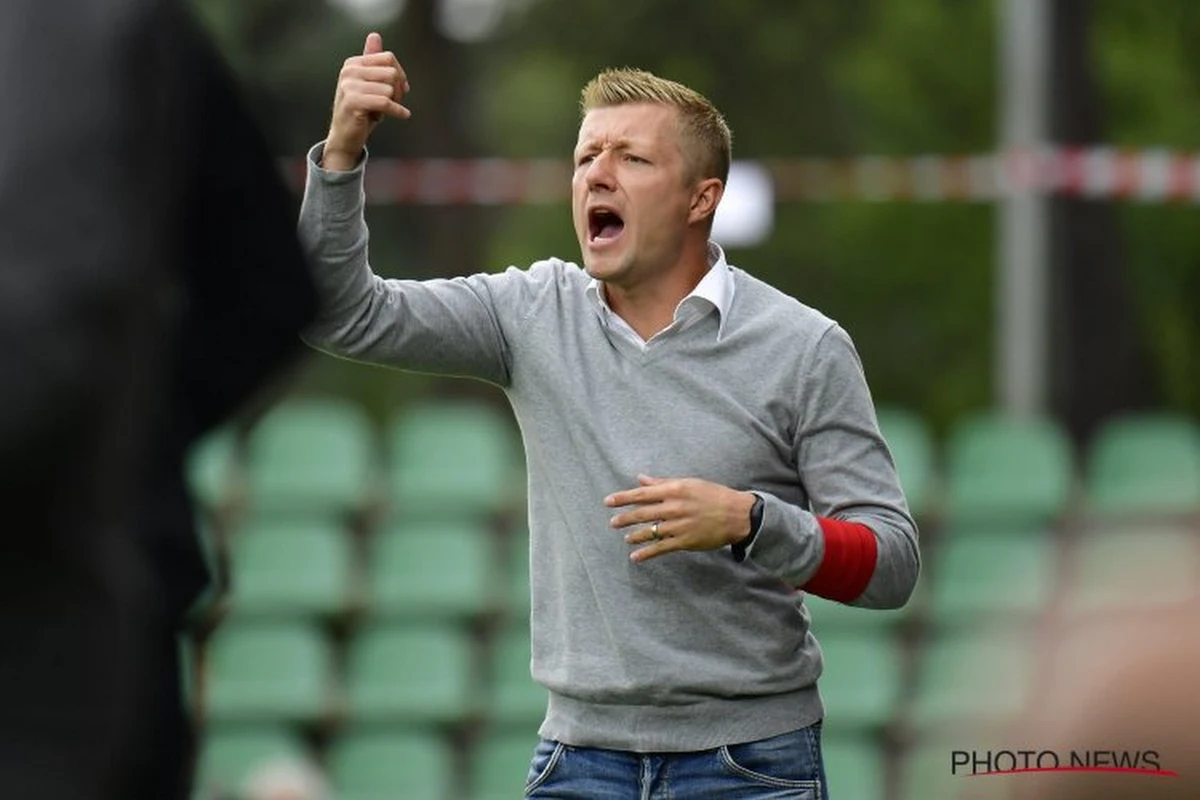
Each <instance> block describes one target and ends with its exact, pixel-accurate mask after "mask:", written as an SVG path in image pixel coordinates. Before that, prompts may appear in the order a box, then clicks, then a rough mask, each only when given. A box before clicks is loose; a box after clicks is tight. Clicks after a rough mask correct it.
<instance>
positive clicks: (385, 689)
mask: <svg viewBox="0 0 1200 800" xmlns="http://www.w3.org/2000/svg"><path fill="white" fill-rule="evenodd" d="M475 686H476V684H475V671H474V654H473V652H472V649H471V642H470V640H469V639H468V637H467V635H466V634H465V633H463V632H462V631H461V630H459V629H458V628H457V627H456V626H444V627H439V626H434V625H423V624H415V623H414V624H411V625H375V626H372V627H369V628H367V629H366V630H364V631H362V632H360V633H359V634H358V635H357V636H356V637H355V639H354V640H353V641H352V642H351V643H350V647H349V651H348V653H347V691H348V695H349V705H350V714H351V716H352V717H353V718H354V719H355V720H358V721H360V722H364V723H374V722H407V723H427V722H428V723H456V722H461V721H463V720H464V719H466V718H467V717H469V716H470V715H472V714H473V713H475V712H476V711H477V702H476V701H477V697H476V691H475Z"/></svg>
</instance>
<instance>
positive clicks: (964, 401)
mask: <svg viewBox="0 0 1200 800" xmlns="http://www.w3.org/2000/svg"><path fill="white" fill-rule="evenodd" d="M194 2H195V3H196V5H197V6H198V8H199V9H200V12H201V14H202V16H203V17H204V19H205V20H206V21H207V23H208V24H209V26H210V27H211V29H212V30H213V32H214V34H215V36H216V37H217V39H218V41H219V43H220V45H221V47H222V48H223V49H224V51H225V53H226V54H227V56H228V58H229V60H230V61H231V63H232V64H233V65H234V67H235V69H236V70H237V71H238V73H239V74H240V76H241V77H242V79H243V80H244V82H245V85H246V88H247V91H248V92H249V94H250V96H251V97H252V98H253V102H254V104H255V108H256V112H257V113H258V114H259V115H260V118H261V119H262V122H263V124H264V126H265V127H266V129H267V130H268V131H269V133H270V136H271V137H272V139H273V141H274V142H275V143H276V146H277V147H278V150H279V152H280V154H281V155H286V156H288V157H297V158H298V157H300V156H301V155H302V154H303V153H304V152H305V151H306V149H307V148H308V147H309V146H311V144H312V143H314V142H316V141H318V140H319V139H320V138H321V137H322V135H323V132H324V131H325V129H326V126H327V124H328V115H329V108H330V104H331V101H332V97H333V89H334V86H335V83H336V78H337V74H338V70H339V69H340V67H341V64H342V61H343V60H344V59H345V58H346V57H347V56H350V55H353V54H355V53H358V52H361V47H362V41H363V38H364V36H365V33H366V32H367V31H368V30H371V29H377V30H380V31H381V32H382V33H383V36H384V43H385V46H386V47H388V48H389V49H395V50H396V51H397V53H398V54H399V56H400V58H401V61H402V62H403V63H404V65H405V67H406V68H407V70H408V72H409V75H410V79H411V83H412V94H411V96H410V98H409V99H408V101H406V102H407V104H408V105H409V106H410V107H411V108H412V110H413V112H414V116H413V119H412V120H410V121H409V122H407V123H404V124H396V123H392V122H389V123H388V124H385V125H384V126H381V128H380V129H379V130H378V131H377V133H376V136H375V137H374V139H373V141H372V154H373V155H374V156H395V157H423V156H451V157H454V156H467V157H469V156H484V155H486V156H510V157H558V158H564V159H565V158H568V157H569V153H570V150H571V147H572V146H573V144H574V138H575V131H576V127H577V124H578V109H577V98H578V92H579V89H580V87H581V86H582V84H583V83H584V82H586V80H587V79H588V78H590V77H591V76H592V75H594V74H595V73H596V72H597V71H598V70H600V69H602V68H603V67H606V66H619V65H630V66H639V67H643V68H646V69H650V70H653V71H655V72H658V73H660V74H662V75H665V76H667V77H671V78H674V79H677V80H680V81H682V82H685V83H688V84H689V85H691V86H693V87H694V88H696V89H698V90H700V91H701V92H704V93H705V94H707V95H708V96H709V97H710V98H711V99H712V100H713V101H714V102H715V103H716V104H717V105H718V107H720V108H721V109H722V110H723V111H724V112H725V114H726V116H727V118H728V120H729V122H730V124H731V126H732V128H733V130H734V136H735V147H734V150H735V157H736V158H741V159H757V158H768V157H799V156H849V155H860V154H885V155H920V154H926V153H976V152H989V151H991V150H992V149H993V148H994V147H995V142H996V134H997V128H998V120H997V111H998V107H999V99H998V91H997V62H998V59H997V52H996V51H997V48H996V42H997V35H998V33H997V9H996V5H995V3H994V2H991V1H990V0H905V1H904V2H895V0H855V1H854V2H829V1H828V0H786V1H785V0H707V2H704V3H696V2H685V0H643V2H639V3H629V4H614V3H611V2H609V0H406V1H405V2H400V3H397V2H395V0H337V2H336V4H335V2H334V0H194ZM1074 6H1075V7H1077V8H1078V10H1079V14H1077V15H1076V18H1075V19H1074V22H1073V23H1072V24H1076V25H1082V26H1086V30H1085V31H1084V34H1085V35H1086V42H1087V64H1086V66H1087V69H1088V70H1089V71H1090V78H1091V79H1092V80H1093V81H1094V82H1095V85H1096V87H1097V90H1098V102H1099V108H1100V120H1101V126H1100V127H1101V130H1100V131H1099V132H1098V134H1097V139H1096V141H1109V142H1112V143H1114V144H1117V145H1128V146H1137V147H1145V146H1162V147H1166V148H1171V149H1191V148H1194V147H1195V146H1196V144H1197V142H1196V140H1197V137H1198V136H1200V97H1198V91H1197V89H1198V85H1197V77H1196V76H1197V74H1198V70H1197V67H1200V3H1196V2H1195V0H1155V2H1153V3H1147V2H1145V1H1144V0H1094V1H1093V2H1087V1H1086V0H1080V2H1075V3H1074ZM1071 143H1072V144H1090V143H1091V142H1071ZM1070 202H1084V201H1070ZM1113 213H1114V215H1115V216H1114V218H1115V220H1116V232H1115V236H1116V237H1117V239H1118V241H1119V242H1120V245H1121V247H1120V257H1119V261H1118V262H1117V267H1118V268H1119V269H1120V270H1121V271H1122V275H1121V278H1122V281H1123V283H1124V285H1126V286H1128V287H1129V291H1128V292H1127V293H1125V294H1124V295H1123V296H1122V297H1120V298H1119V302H1122V303H1126V304H1128V309H1127V310H1128V311H1129V313H1131V314H1132V315H1133V320H1134V321H1135V324H1134V326H1133V331H1134V334H1133V335H1136V337H1138V342H1137V344H1138V345H1139V347H1140V351H1141V352H1144V353H1145V354H1146V359H1147V362H1148V376H1149V378H1148V381H1145V383H1146V384H1147V385H1143V386H1139V387H1138V389H1139V391H1140V393H1141V396H1143V397H1145V398H1147V399H1148V401H1149V402H1152V403H1153V404H1154V405H1156V406H1160V407H1166V408H1170V409H1175V410H1180V411H1187V412H1189V413H1191V414H1193V415H1195V414H1200V364H1197V363H1196V361H1197V347H1196V345H1197V342H1200V314H1197V313H1196V312H1197V304H1198V302H1200V226H1197V225H1196V224H1195V223H1194V220H1195V213H1196V212H1195V210H1194V209H1193V208H1192V207H1189V206H1174V207H1172V206H1164V205H1156V206H1139V205H1137V204H1134V203H1129V204H1121V205H1118V206H1116V207H1115V208H1114V209H1113ZM569 214H570V212H569V209H568V207H567V206H566V205H565V204H561V205H543V206H527V207H509V208H482V207H471V208H439V209H430V208H417V207H379V206H377V207H372V208H370V209H369V211H368V222H369V223H370V225H371V231H372V256H373V261H374V265H375V268H376V270H377V271H378V272H380V273H381V274H384V275H388V276H405V277H428V276H435V275H452V274H462V273H466V272H471V271H477V270H488V271H495V270H499V269H502V268H503V267H504V266H506V265H508V264H518V265H526V264H528V263H530V262H531V261H533V260H535V259H537V258H541V257H545V256H547V255H558V256H561V257H564V258H567V259H569V260H577V258H578V248H577V245H576V243H575V241H574V237H573V233H572V230H571V226H570V218H569ZM1111 233H1112V232H1111V231H1110V234H1111ZM995 245H996V243H995V220H994V213H993V208H992V207H991V205H990V204H986V203H868V202H846V203H836V204H800V203H791V204H781V205H780V206H779V207H778V208H777V210H776V221H775V228H774V233H773V235H772V236H771V238H770V239H769V240H768V241H767V242H765V243H764V244H762V245H759V246H755V247H753V248H751V249H745V250H732V251H730V252H729V258H730V261H731V262H732V263H734V264H737V265H738V266H740V267H742V268H744V269H746V270H748V271H749V272H751V273H754V274H756V275H758V276H760V277H762V278H764V279H766V280H767V281H769V282H771V283H773V284H775V285H776V286H778V287H780V288H781V289H783V290H784V291H786V292H788V293H790V294H793V295H795V296H796V297H798V298H800V299H801V300H803V301H804V302H806V303H808V304H810V305H813V306H816V307H817V308H820V309H821V310H823V311H824V312H826V313H827V314H829V315H830V316H832V317H834V318H836V319H838V320H839V321H840V322H841V323H842V324H843V325H844V326H845V327H846V328H847V329H848V330H849V331H850V333H851V334H852V336H853V337H854V339H855V341H856V343H857V344H858V347H859V350H860V353H861V355H862V357H863V361H864V364H865V367H866V369H867V373H868V377H869V379H870V382H871V386H872V389H873V391H874V393H875V396H876V400H877V401H878V402H880V403H888V404H895V405H902V406H906V407H909V408H912V409H913V410H915V411H918V412H919V413H921V415H922V416H923V417H925V418H926V419H927V420H929V421H930V422H931V423H932V424H933V425H934V426H935V427H936V428H939V429H944V428H945V427H946V426H947V425H948V424H949V423H950V422H951V421H952V420H954V419H955V418H956V417H958V416H960V415H961V414H963V413H965V412H968V411H971V410H975V409H979V408H982V407H987V406H989V405H991V403H992V401H993V398H994V396H995V390H994V387H993V385H992V373H993V368H992V364H993V352H994V349H995V345H994V331H993V324H994V322H993V317H994V315H993V294H994V292H993V287H994V284H995V277H994V276H995V263H996V256H995ZM1071 300H1072V292H1071V291H1070V287H1069V286H1068V291H1065V292H1061V293H1059V294H1058V295H1057V296H1056V297H1055V299H1054V303H1055V304H1056V306H1055V309H1054V313H1056V314H1058V313H1061V312H1064V311H1065V310H1066V307H1065V306H1064V305H1063V304H1070V303H1071ZM1068 366H1069V365H1068ZM1056 368H1057V369H1062V368H1064V365H1063V364H1058V365H1057V366H1056ZM301 385H302V386H303V387H304V388H306V389H311V390H314V391H331V392H336V393H338V394H348V395H350V396H352V397H355V398H357V399H359V400H361V401H362V402H363V403H365V404H366V405H367V406H368V407H369V408H372V409H375V410H377V411H379V412H380V413H382V412H383V411H385V410H387V409H388V408H390V407H392V406H393V405H394V404H396V403H401V402H405V401H406V399H408V398H411V397H413V396H415V395H418V394H423V393H426V392H430V391H443V390H451V389H449V388H448V387H445V386H444V385H443V384H442V382H439V381H436V380H433V379H429V378H424V377H420V376H407V375H402V374H400V373H397V372H395V371H389V370H384V369H362V368H360V367H356V366H352V365H348V364H346V363H344V362H338V361H335V360H333V359H329V358H323V357H316V358H314V359H313V360H312V363H311V364H310V365H309V367H308V368H307V370H306V372H305V374H304V376H303V377H302V379H301ZM453 391H458V392H462V391H469V392H474V391H478V392H483V393H487V392H489V391H491V390H490V389H489V388H487V387H483V388H480V387H474V388H471V387H462V386H459V387H458V388H457V389H453Z"/></svg>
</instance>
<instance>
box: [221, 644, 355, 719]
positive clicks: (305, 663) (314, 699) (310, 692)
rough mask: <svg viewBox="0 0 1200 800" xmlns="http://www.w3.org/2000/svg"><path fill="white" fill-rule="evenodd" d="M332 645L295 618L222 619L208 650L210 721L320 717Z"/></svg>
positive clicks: (325, 707)
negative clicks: (268, 620) (221, 623)
mask: <svg viewBox="0 0 1200 800" xmlns="http://www.w3.org/2000/svg"><path fill="white" fill-rule="evenodd" d="M333 684H334V678H333V668H332V656H331V653H330V648H329V646H328V644H327V642H326V641H325V639H324V638H323V637H322V635H321V633H320V631H319V630H317V629H316V628H314V627H311V626H309V625H306V624H304V623H302V622H299V621H284V622H271V623H267V622H248V621H241V620H234V621H230V622H226V623H225V624H224V625H223V626H222V627H221V628H220V629H219V630H218V631H217V633H216V635H215V636H214V637H213V639H212V641H211V643H210V645H209V648H208V669H207V687H208V691H207V710H208V717H209V718H210V719H212V720H214V721H217V722H221V721H281V722H282V721H287V722H314V721H320V720H321V719H322V718H323V717H324V715H325V714H326V713H328V711H329V709H330V702H331V692H332V690H333Z"/></svg>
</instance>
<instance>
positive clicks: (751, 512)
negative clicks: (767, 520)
mask: <svg viewBox="0 0 1200 800" xmlns="http://www.w3.org/2000/svg"><path fill="white" fill-rule="evenodd" d="M747 494H748V495H749V496H750V507H749V509H748V510H747V511H746V515H745V520H746V528H745V529H744V531H745V532H744V533H743V535H742V536H740V537H738V538H737V539H736V540H735V541H734V542H733V543H732V544H731V545H730V547H731V548H732V550H733V558H734V560H735V561H744V560H745V558H746V549H747V548H748V547H750V545H751V543H753V542H754V538H755V537H756V536H757V535H758V531H759V529H760V528H761V527H762V517H763V506H764V503H763V499H762V495H760V494H757V493H755V492H747Z"/></svg>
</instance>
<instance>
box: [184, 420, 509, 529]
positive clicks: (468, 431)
mask: <svg viewBox="0 0 1200 800" xmlns="http://www.w3.org/2000/svg"><path fill="white" fill-rule="evenodd" d="M381 444H383V445H384V446H383V448H382V449H383V450H384V451H385V454H386V457H383V458H381V455H383V454H381V453H379V452H378V449H379V446H380V445H381ZM381 461H382V462H387V463H388V465H389V467H388V468H387V469H386V470H381V469H380V468H379V466H380V463H381ZM188 469H189V472H190V477H191V484H192V487H193V490H194V492H195V494H196V495H197V496H198V498H199V499H200V501H201V502H202V503H203V504H204V505H206V506H209V507H220V506H222V505H224V504H226V503H228V502H230V501H231V498H235V497H239V496H240V495H245V498H246V500H247V502H248V504H249V507H250V510H251V511H252V512H253V513H257V514H264V515H271V514H276V515H278V514H282V515H287V516H302V515H307V514H313V513H316V514H330V513H342V512H345V511H348V510H354V509H356V508H360V507H362V506H363V505H364V504H367V503H369V502H371V499H372V496H373V495H374V494H375V493H377V492H383V493H384V494H385V495H386V496H387V497H389V498H390V499H391V500H392V501H393V502H394V503H395V504H396V505H397V507H400V508H402V509H403V510H404V513H405V514H406V515H409V516H414V517H422V516H440V515H443V514H445V513H447V511H449V512H451V513H453V514H455V515H465V514H471V513H475V514H488V513H493V512H505V511H508V510H511V509H514V508H518V509H519V507H520V505H521V502H522V499H523V497H524V494H523V492H524V473H523V461H522V452H521V447H520V443H519V440H518V439H517V437H516V433H515V431H514V429H513V426H512V424H511V422H510V420H509V418H508V417H507V416H506V415H505V414H503V413H501V412H500V411H499V410H498V409H496V408H494V407H493V406H490V405H486V404H483V403H478V402H463V401H454V402H439V403H436V404H434V403H430V404H427V405H423V406H420V407H418V408H413V409H409V410H406V411H405V412H403V413H401V414H399V415H397V416H396V417H395V418H394V419H393V420H392V421H391V423H390V424H389V425H388V426H387V430H386V431H385V433H384V434H383V435H382V436H381V437H379V436H377V435H376V431H375V428H374V427H373V426H372V425H371V423H370V420H369V418H368V417H367V414H366V412H365V411H364V410H363V409H361V408H360V407H358V406H356V405H354V404H352V403H350V402H347V401H344V400H336V399H304V400H290V401H287V402H284V403H281V404H280V405H278V406H276V407H275V408H274V409H272V410H271V411H270V412H269V413H267V414H266V416H265V417H264V418H263V419H261V420H260V421H258V422H257V423H256V424H255V425H254V426H253V427H252V428H251V429H250V431H249V432H248V434H247V435H245V436H244V437H243V436H242V435H240V432H239V431H237V430H234V429H223V430H220V431H217V432H215V433H213V434H212V435H210V436H209V437H207V438H206V439H205V440H204V441H202V442H201V443H200V444H199V445H198V446H197V447H195V448H194V449H193V451H192V453H191V458H190V463H189V467H188ZM381 479H382V481H383V482H384V483H386V486H383V485H381Z"/></svg>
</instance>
